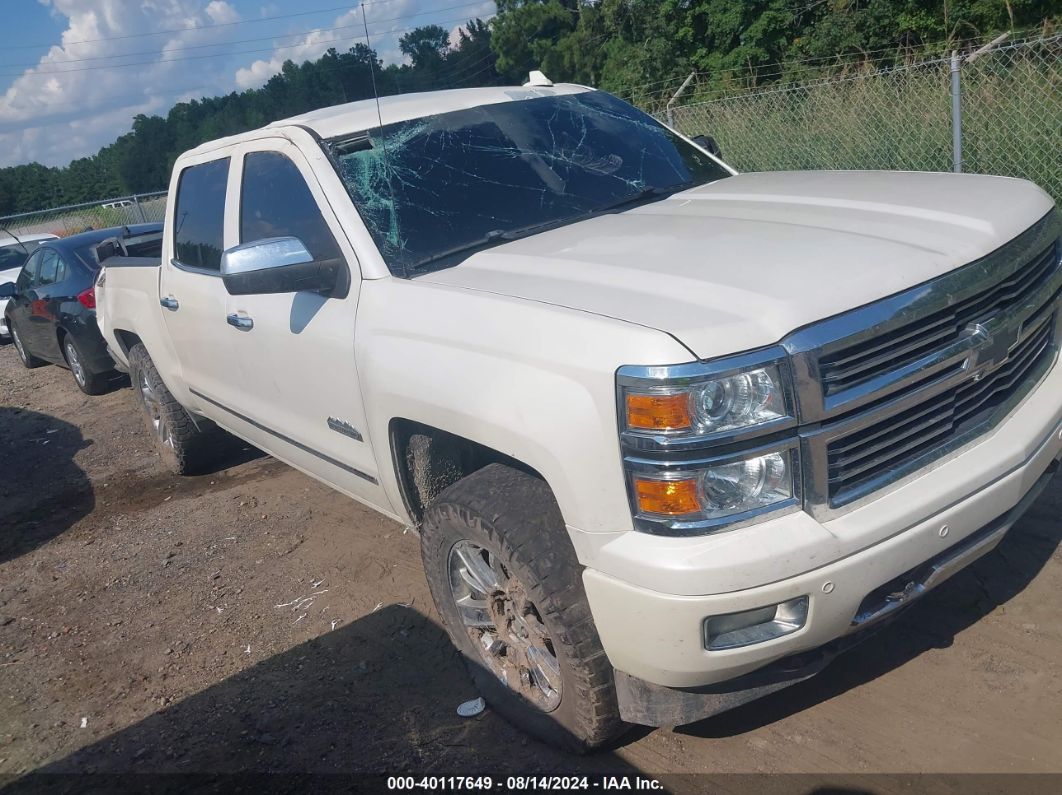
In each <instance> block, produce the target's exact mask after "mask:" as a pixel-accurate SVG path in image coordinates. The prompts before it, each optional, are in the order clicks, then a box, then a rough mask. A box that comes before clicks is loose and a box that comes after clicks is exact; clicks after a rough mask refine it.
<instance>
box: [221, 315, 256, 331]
mask: <svg viewBox="0 0 1062 795" xmlns="http://www.w3.org/2000/svg"><path fill="white" fill-rule="evenodd" d="M225 320H226V322H227V323H228V324H229V325H230V326H234V327H236V328H238V329H240V330H241V331H250V330H251V329H253V328H254V321H253V320H251V318H249V317H246V316H245V315H237V314H236V313H235V312H233V313H232V314H231V315H229V316H228V317H227V318H225Z"/></svg>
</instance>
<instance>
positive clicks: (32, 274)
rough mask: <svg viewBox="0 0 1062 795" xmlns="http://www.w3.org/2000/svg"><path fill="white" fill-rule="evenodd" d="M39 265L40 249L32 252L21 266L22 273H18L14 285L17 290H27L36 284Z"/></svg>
mask: <svg viewBox="0 0 1062 795" xmlns="http://www.w3.org/2000/svg"><path fill="white" fill-rule="evenodd" d="M40 267H41V251H39V250H38V251H35V252H33V255H32V256H30V258H29V259H28V260H26V264H25V265H24V266H23V268H22V273H20V274H19V275H18V280H17V281H16V282H15V286H16V287H17V288H18V291H19V292H23V291H25V290H29V289H31V288H33V287H35V286H36V281H37V273H38V272H39V271H40Z"/></svg>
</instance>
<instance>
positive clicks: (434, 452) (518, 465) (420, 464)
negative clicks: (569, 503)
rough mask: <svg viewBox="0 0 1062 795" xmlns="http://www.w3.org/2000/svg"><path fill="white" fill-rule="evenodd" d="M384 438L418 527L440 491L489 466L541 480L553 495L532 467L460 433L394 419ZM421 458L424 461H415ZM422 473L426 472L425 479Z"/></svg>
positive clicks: (404, 498)
mask: <svg viewBox="0 0 1062 795" xmlns="http://www.w3.org/2000/svg"><path fill="white" fill-rule="evenodd" d="M387 435H388V441H389V446H390V452H391V463H392V466H393V467H394V472H395V480H396V481H397V483H398V490H399V493H400V494H401V497H402V503H403V506H404V507H405V509H406V513H407V514H408V515H409V517H410V518H411V519H412V520H413V523H414V525H415V526H417V527H419V526H420V523H421V521H422V520H423V518H424V511H425V509H426V508H427V507H428V506H429V505H430V504H431V502H432V501H433V500H434V499H435V497H437V496H438V494H439V493H440V492H442V491H443V490H444V489H446V488H448V487H449V486H450V485H452V484H453V483H456V482H457V481H458V480H460V479H462V478H464V477H467V476H468V475H471V474H472V473H473V472H476V471H478V470H480V469H483V468H484V467H486V466H488V465H489V464H504V465H506V466H509V467H512V468H513V469H516V470H519V471H521V472H525V473H527V474H528V475H531V476H532V477H534V478H537V479H538V480H541V481H542V482H543V483H544V484H545V485H546V487H547V488H549V489H550V493H551V494H553V489H552V487H550V485H549V482H548V481H547V480H546V478H545V477H543V475H542V473H540V472H539V471H538V470H537V469H535V468H534V467H533V466H530V465H529V464H527V463H525V462H523V461H521V460H519V459H517V458H513V457H512V456H510V455H507V454H505V453H503V452H501V451H500V450H496V449H494V448H493V447H490V446H488V445H485V444H483V443H481V442H477V441H476V440H474V439H469V438H467V437H466V436H462V435H461V434H457V433H453V432H451V431H448V430H446V429H444V428H438V427H436V426H434V425H430V424H428V423H424V422H420V421H417V420H411V419H408V418H405V417H394V418H392V419H391V421H390V422H389V423H388V434H387ZM418 437H420V438H418ZM425 440H426V441H425ZM424 456H426V457H427V459H426V460H417V459H418V457H421V458H423V457H424ZM418 470H419V471H418ZM425 472H427V473H428V477H427V478H426V479H425V477H424V473H425ZM425 481H427V482H425ZM426 487H427V488H426ZM554 499H556V495H555V494H554Z"/></svg>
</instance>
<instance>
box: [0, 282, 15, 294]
mask: <svg viewBox="0 0 1062 795" xmlns="http://www.w3.org/2000/svg"><path fill="white" fill-rule="evenodd" d="M16 295H18V289H17V288H16V287H15V283H14V282H4V283H3V284H0V298H14V297H15V296H16Z"/></svg>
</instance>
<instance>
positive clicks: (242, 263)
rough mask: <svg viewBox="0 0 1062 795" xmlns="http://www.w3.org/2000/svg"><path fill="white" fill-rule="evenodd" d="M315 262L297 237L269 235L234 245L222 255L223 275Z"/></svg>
mask: <svg viewBox="0 0 1062 795" xmlns="http://www.w3.org/2000/svg"><path fill="white" fill-rule="evenodd" d="M307 262H313V257H311V256H310V252H309V251H307V250H306V246H304V245H303V244H302V241H301V240H299V239H298V238H297V237H268V238H265V239H264V240H255V241H254V242H252V243H241V244H240V245H238V246H233V247H232V248H230V249H228V250H227V251H226V252H225V253H223V254H222V255H221V275H222V276H233V275H235V274H237V273H250V272H252V271H261V270H267V269H269V268H283V267H284V266H285V265H302V264H304V263H307Z"/></svg>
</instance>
